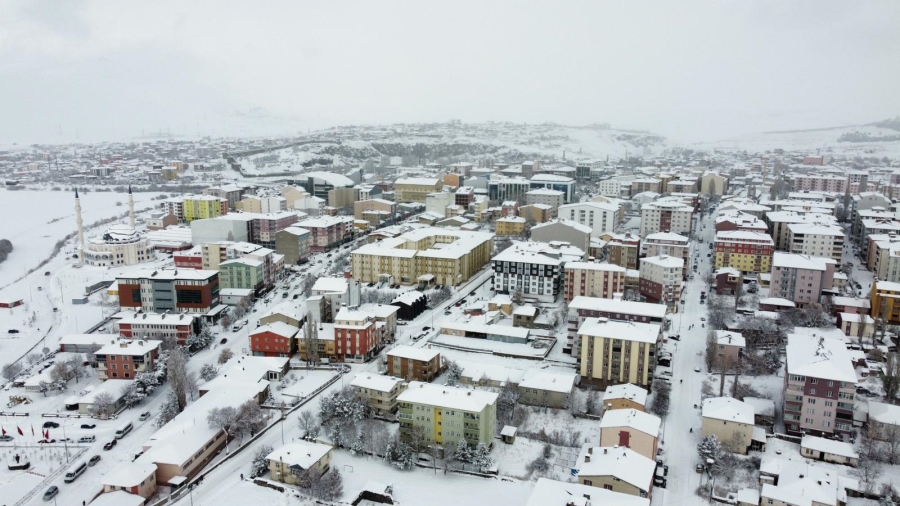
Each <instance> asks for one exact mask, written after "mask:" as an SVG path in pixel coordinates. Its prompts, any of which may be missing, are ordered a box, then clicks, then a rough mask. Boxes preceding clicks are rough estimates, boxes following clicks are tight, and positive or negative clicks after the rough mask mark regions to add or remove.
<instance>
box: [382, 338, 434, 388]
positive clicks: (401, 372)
mask: <svg viewBox="0 0 900 506" xmlns="http://www.w3.org/2000/svg"><path fill="white" fill-rule="evenodd" d="M385 360H386V362H387V364H386V365H387V374H389V375H391V376H394V377H397V378H401V379H403V380H406V381H423V382H426V383H430V382H431V381H432V380H433V379H434V378H436V377H437V376H438V375H439V374H440V373H441V353H440V352H439V351H437V350H433V349H431V348H414V347H412V346H397V347H395V348H393V349H391V350H390V351H388V352H387V354H386V356H385Z"/></svg>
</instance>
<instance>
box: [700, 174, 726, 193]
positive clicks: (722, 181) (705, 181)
mask: <svg viewBox="0 0 900 506" xmlns="http://www.w3.org/2000/svg"><path fill="white" fill-rule="evenodd" d="M700 193H702V194H704V195H725V194H726V193H728V178H727V177H725V176H723V175H721V174H717V173H715V172H707V173H705V174H703V175H702V176H700Z"/></svg>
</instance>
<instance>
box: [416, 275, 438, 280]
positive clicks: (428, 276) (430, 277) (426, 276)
mask: <svg viewBox="0 0 900 506" xmlns="http://www.w3.org/2000/svg"><path fill="white" fill-rule="evenodd" d="M416 279H418V280H419V281H431V280H433V279H434V274H422V275H421V276H419V277H418V278H416Z"/></svg>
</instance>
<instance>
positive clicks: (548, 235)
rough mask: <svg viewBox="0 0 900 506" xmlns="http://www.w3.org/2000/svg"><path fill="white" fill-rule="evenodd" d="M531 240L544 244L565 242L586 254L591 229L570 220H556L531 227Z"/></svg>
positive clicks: (589, 243) (589, 244)
mask: <svg viewBox="0 0 900 506" xmlns="http://www.w3.org/2000/svg"><path fill="white" fill-rule="evenodd" d="M531 240H532V241H536V242H545V243H551V242H555V241H559V242H567V243H569V244H571V245H572V246H574V247H576V248H578V249H580V250H581V251H584V252H585V253H587V252H588V251H589V250H590V246H591V228H590V227H588V226H586V225H579V224H578V223H575V222H574V221H571V220H563V219H556V220H553V221H549V222H547V223H540V224H537V225H535V226H533V227H531Z"/></svg>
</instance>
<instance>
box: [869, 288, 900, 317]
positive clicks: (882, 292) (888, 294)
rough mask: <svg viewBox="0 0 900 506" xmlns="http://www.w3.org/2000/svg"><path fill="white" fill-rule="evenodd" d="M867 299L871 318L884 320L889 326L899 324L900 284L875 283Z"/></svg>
mask: <svg viewBox="0 0 900 506" xmlns="http://www.w3.org/2000/svg"><path fill="white" fill-rule="evenodd" d="M869 299H870V302H871V304H872V311H871V314H872V317H873V318H884V319H886V320H887V321H888V323H890V324H891V325H898V324H900V283H895V282H892V281H876V282H875V283H874V284H872V295H871V296H870V298H869Z"/></svg>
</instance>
